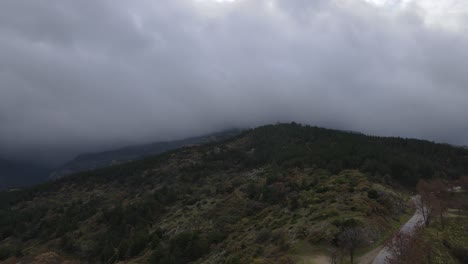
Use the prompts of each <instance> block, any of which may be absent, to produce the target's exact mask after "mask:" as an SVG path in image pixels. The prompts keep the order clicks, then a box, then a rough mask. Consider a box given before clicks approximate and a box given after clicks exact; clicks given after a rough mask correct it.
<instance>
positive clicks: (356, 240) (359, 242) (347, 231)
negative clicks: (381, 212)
mask: <svg viewBox="0 0 468 264" xmlns="http://www.w3.org/2000/svg"><path fill="white" fill-rule="evenodd" d="M366 238H367V230H366V229H365V228H364V227H362V226H360V225H359V224H358V223H357V222H354V221H353V222H351V223H350V224H348V225H347V226H345V227H344V228H343V230H342V231H341V232H340V233H339V234H338V245H339V247H340V248H342V249H343V250H345V251H347V252H348V254H349V258H350V262H351V264H354V254H355V252H356V249H358V248H359V247H361V246H363V245H364V244H365V243H366V241H367V239H366Z"/></svg>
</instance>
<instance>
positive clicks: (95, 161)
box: [49, 129, 241, 179]
mask: <svg viewBox="0 0 468 264" xmlns="http://www.w3.org/2000/svg"><path fill="white" fill-rule="evenodd" d="M240 131H241V130H240V129H229V130H224V131H221V132H215V133H210V134H207V135H202V136H197V137H189V138H185V139H180V140H172V141H161V142H154V143H148V144H138V145H130V146H125V147H121V148H117V149H112V150H107V151H101V152H92V153H84V154H80V155H78V156H77V157H76V158H74V159H72V160H71V161H69V162H67V163H65V164H64V165H62V166H61V167H59V168H58V169H56V170H54V171H53V172H52V173H51V174H50V175H49V178H50V179H58V178H61V177H63V176H67V175H70V174H73V173H77V172H83V171H90V170H94V169H99V168H103V167H108V166H112V165H117V164H121V163H126V162H130V161H134V160H140V159H144V158H145V157H148V156H151V155H157V154H160V153H162V152H165V151H168V150H172V149H176V148H180V147H184V146H189V145H194V144H203V143H208V142H211V141H219V140H223V139H226V138H229V137H232V136H234V135H236V134H238V133H240Z"/></svg>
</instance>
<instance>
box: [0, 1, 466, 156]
mask: <svg viewBox="0 0 468 264" xmlns="http://www.w3.org/2000/svg"><path fill="white" fill-rule="evenodd" d="M467 29H468V1H466V0H314V1H310V0H157V1H154V0H132V1H126V0H79V1H77V0H34V1H31V0H2V1H0V156H3V157H8V158H13V159H23V160H33V161H37V162H44V163H48V164H59V163H61V162H64V161H65V160H67V159H70V158H72V157H73V156H75V155H77V154H79V153H82V152H92V151H101V150H106V149H111V148H114V147H119V146H124V145H131V144H138V143H145V142H152V141H159V140H171V139H179V138H184V137H188V136H193V135H201V134H204V133H209V132H213V131H218V130H222V129H227V128H233V127H255V126H259V125H263V124H269V123H276V122H291V121H296V122H301V123H304V124H311V125H318V126H324V127H329V128H337V129H345V130H354V131H360V132H363V133H367V134H374V135H382V136H401V137H414V138H421V139H428V140H432V141H437V142H446V143H450V144H458V145H468V122H467V121H468V72H467V69H468V48H467V47H468V33H467V32H468V31H467Z"/></svg>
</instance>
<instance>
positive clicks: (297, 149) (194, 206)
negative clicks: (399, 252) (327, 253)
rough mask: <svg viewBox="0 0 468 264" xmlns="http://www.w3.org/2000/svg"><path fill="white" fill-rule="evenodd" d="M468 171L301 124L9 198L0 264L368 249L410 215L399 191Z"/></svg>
mask: <svg viewBox="0 0 468 264" xmlns="http://www.w3.org/2000/svg"><path fill="white" fill-rule="evenodd" d="M466 173H468V150H466V149H462V148H455V147H452V146H449V145H443V144H434V143H431V142H428V141H420V140H411V139H401V138H379V137H369V136H365V135H362V134H357V133H351V132H342V131H336V130H329V129H322V128H316V127H309V126H301V125H297V124H281V125H271V126H264V127H260V128H257V129H253V130H250V131H246V132H243V133H242V134H240V135H238V136H235V137H233V138H230V139H228V140H226V141H223V142H215V143H209V144H205V145H200V146H193V147H186V148H183V149H179V150H175V151H171V152H167V153H164V154H161V155H158V156H154V157H151V158H147V159H145V160H141V161H136V162H130V163H127V164H122V165H118V166H113V167H109V168H104V169H100V170H95V171H91V172H85V173H80V174H75V175H72V176H70V177H66V178H62V179H60V180H57V181H55V182H51V183H47V184H44V185H42V186H38V187H36V188H33V189H30V190H25V191H18V192H9V193H1V195H2V197H0V198H1V199H0V201H1V203H0V221H1V223H0V260H2V259H3V260H4V259H10V260H14V259H20V260H22V261H24V262H28V261H32V260H34V259H35V258H41V257H51V258H56V259H60V260H61V261H63V260H75V261H83V262H92V263H95V262H102V263H114V262H117V261H120V260H125V261H133V262H134V263H189V262H194V263H251V262H253V261H255V262H256V263H275V262H276V263H294V261H295V260H296V259H297V255H298V254H300V251H301V245H304V244H307V245H311V246H313V247H318V248H322V249H333V248H335V247H343V245H345V244H346V243H345V242H346V241H347V240H346V239H347V237H348V236H349V234H351V233H352V231H354V230H359V234H365V237H364V236H363V237H361V238H359V239H360V240H359V241H360V243H359V245H357V247H358V248H360V247H366V246H370V245H372V244H373V243H375V241H378V240H379V239H381V238H382V236H383V235H384V234H385V232H386V230H387V229H388V228H390V227H392V226H393V225H395V224H396V223H398V222H399V221H400V218H401V217H402V216H403V215H405V213H407V211H406V210H407V206H406V202H405V196H404V195H402V194H400V193H399V192H398V188H397V186H399V185H406V186H408V187H412V186H413V184H414V183H416V182H417V181H418V180H419V179H420V178H431V177H439V178H456V177H458V176H460V175H463V174H466Z"/></svg>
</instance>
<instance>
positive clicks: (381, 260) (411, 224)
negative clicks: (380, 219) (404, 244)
mask: <svg viewBox="0 0 468 264" xmlns="http://www.w3.org/2000/svg"><path fill="white" fill-rule="evenodd" d="M412 200H413V202H414V203H416V202H419V196H414V197H413V198H412ZM423 219H424V218H423V216H422V214H421V212H419V210H416V212H415V213H414V215H413V217H411V219H410V220H408V222H406V223H405V224H404V225H403V227H402V228H401V229H400V231H401V232H402V233H405V234H408V233H411V232H413V230H414V229H415V228H416V227H417V226H418V225H421V224H422V223H423ZM390 256H391V253H390V251H389V250H388V248H386V247H384V248H383V249H382V250H381V251H380V253H379V254H378V255H377V257H375V259H374V261H373V262H372V264H385V263H386V258H387V257H390Z"/></svg>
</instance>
